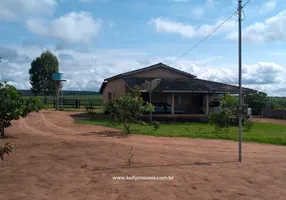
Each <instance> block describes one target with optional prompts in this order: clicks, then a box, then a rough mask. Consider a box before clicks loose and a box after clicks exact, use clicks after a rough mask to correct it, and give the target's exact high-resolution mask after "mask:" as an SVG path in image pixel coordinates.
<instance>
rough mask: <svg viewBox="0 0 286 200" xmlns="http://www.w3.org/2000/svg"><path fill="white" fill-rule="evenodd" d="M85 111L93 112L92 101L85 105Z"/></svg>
mask: <svg viewBox="0 0 286 200" xmlns="http://www.w3.org/2000/svg"><path fill="white" fill-rule="evenodd" d="M85 109H86V111H87V112H93V110H94V109H95V105H94V103H93V102H92V101H89V102H88V104H87V105H86V106H85Z"/></svg>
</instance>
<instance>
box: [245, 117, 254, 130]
mask: <svg viewBox="0 0 286 200" xmlns="http://www.w3.org/2000/svg"><path fill="white" fill-rule="evenodd" d="M253 125H254V122H253V121H252V120H251V119H245V121H244V126H245V128H244V130H245V131H250V130H251V129H252V127H253Z"/></svg>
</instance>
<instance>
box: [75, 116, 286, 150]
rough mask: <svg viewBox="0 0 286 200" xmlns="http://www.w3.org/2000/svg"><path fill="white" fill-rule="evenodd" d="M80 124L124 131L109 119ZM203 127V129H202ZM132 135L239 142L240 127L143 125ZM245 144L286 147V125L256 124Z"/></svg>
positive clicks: (181, 124) (247, 136) (134, 130)
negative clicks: (219, 128)
mask: <svg viewBox="0 0 286 200" xmlns="http://www.w3.org/2000/svg"><path fill="white" fill-rule="evenodd" d="M76 123H79V124H90V125H97V126H98V125H101V126H107V127H111V128H116V129H120V130H124V127H123V126H122V124H121V125H113V124H110V119H109V118H96V119H84V120H76ZM202 127H203V129H202ZM132 133H133V134H140V135H151V136H158V137H188V138H205V139H220V140H233V141H237V140H238V127H237V126H233V127H229V132H228V133H222V132H217V131H215V130H214V128H213V126H212V125H211V124H208V123H196V122H187V123H177V124H174V123H173V124H171V123H163V122H161V124H160V129H158V130H157V131H155V130H154V127H153V126H146V125H141V124H139V123H138V124H134V125H132ZM242 140H243V141H244V142H259V143H267V144H278V145H285V146H286V135H285V125H282V124H270V123H261V122H254V126H253V127H252V129H251V130H249V131H246V130H245V129H243V137H242Z"/></svg>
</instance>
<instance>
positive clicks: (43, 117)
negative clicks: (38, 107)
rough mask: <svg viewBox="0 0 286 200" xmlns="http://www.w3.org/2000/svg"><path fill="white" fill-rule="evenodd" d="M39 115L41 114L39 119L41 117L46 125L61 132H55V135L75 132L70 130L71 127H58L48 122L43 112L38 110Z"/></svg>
mask: <svg viewBox="0 0 286 200" xmlns="http://www.w3.org/2000/svg"><path fill="white" fill-rule="evenodd" d="M40 116H41V119H42V121H43V123H44V125H45V126H46V127H48V128H51V129H53V130H55V131H59V132H62V133H61V134H58V133H56V135H66V134H70V133H72V134H74V135H76V134H77V132H76V131H74V130H72V129H69V128H64V127H60V126H57V125H55V124H53V123H51V122H49V120H48V119H47V118H46V117H45V116H44V114H43V113H42V112H40Z"/></svg>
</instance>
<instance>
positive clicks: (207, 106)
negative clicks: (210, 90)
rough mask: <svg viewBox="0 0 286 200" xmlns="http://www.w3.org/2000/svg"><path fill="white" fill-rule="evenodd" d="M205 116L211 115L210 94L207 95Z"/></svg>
mask: <svg viewBox="0 0 286 200" xmlns="http://www.w3.org/2000/svg"><path fill="white" fill-rule="evenodd" d="M205 114H207V115H208V114H210V108H209V94H206V113H205Z"/></svg>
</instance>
